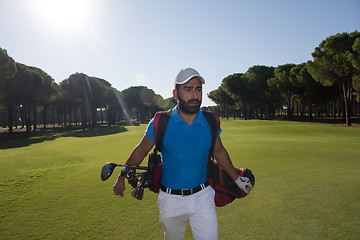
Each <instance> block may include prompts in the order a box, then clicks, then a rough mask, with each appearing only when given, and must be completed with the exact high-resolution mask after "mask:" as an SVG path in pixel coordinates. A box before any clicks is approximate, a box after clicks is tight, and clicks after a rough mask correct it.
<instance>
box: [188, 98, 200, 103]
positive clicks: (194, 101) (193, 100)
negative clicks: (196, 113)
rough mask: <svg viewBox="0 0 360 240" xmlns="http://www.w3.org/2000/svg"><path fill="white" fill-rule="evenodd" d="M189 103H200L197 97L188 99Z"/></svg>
mask: <svg viewBox="0 0 360 240" xmlns="http://www.w3.org/2000/svg"><path fill="white" fill-rule="evenodd" d="M190 103H197V104H200V100H199V99H191V100H189V101H188V104H190Z"/></svg>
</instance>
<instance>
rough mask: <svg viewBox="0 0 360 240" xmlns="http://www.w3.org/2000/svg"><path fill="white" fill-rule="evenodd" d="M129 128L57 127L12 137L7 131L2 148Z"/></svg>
mask: <svg viewBox="0 0 360 240" xmlns="http://www.w3.org/2000/svg"><path fill="white" fill-rule="evenodd" d="M126 131H127V128H126V127H124V126H101V127H95V128H87V129H85V130H83V129H81V128H57V129H55V130H54V129H46V130H44V129H42V130H40V131H38V132H36V133H34V132H32V133H30V134H28V133H26V132H14V134H13V136H12V137H11V138H9V137H8V135H7V132H6V133H5V132H4V133H1V134H0V149H9V148H19V147H26V146H29V145H31V144H36V143H41V142H45V141H53V140H55V139H57V138H60V137H80V138H83V137H98V136H106V135H112V134H117V133H122V132H126Z"/></svg>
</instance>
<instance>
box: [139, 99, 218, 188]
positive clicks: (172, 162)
mask: <svg viewBox="0 0 360 240" xmlns="http://www.w3.org/2000/svg"><path fill="white" fill-rule="evenodd" d="M153 121H154V119H152V120H151V121H150V123H149V124H148V127H147V129H146V136H147V137H148V138H150V140H152V141H155V138H154V127H153ZM220 132H221V129H220V131H219V134H220ZM218 136H219V135H218ZM211 142H212V138H211V130H210V127H209V124H208V122H207V121H206V118H205V117H204V115H203V114H202V112H201V111H200V110H199V112H198V114H197V117H196V119H195V121H194V122H193V123H192V124H191V125H190V126H189V124H188V123H187V122H185V121H184V120H182V118H181V117H180V116H179V114H178V107H177V106H176V107H175V108H174V109H173V110H172V113H171V116H170V119H169V123H168V125H167V128H166V132H165V136H164V140H163V145H162V151H161V157H162V161H163V171H162V177H161V183H162V184H163V185H164V186H165V187H167V188H171V189H187V188H194V187H197V186H199V185H200V184H202V183H204V182H205V181H206V179H207V176H206V175H207V163H208V152H209V150H210V147H211Z"/></svg>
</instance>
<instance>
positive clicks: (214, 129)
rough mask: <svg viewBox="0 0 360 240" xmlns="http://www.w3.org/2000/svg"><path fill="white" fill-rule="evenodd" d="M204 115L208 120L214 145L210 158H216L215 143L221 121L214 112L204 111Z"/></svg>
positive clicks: (212, 145)
mask: <svg viewBox="0 0 360 240" xmlns="http://www.w3.org/2000/svg"><path fill="white" fill-rule="evenodd" d="M202 113H203V115H204V117H205V118H206V120H207V122H208V124H209V126H210V130H211V137H212V143H211V148H210V151H209V158H214V148H215V142H216V138H217V135H218V133H219V130H220V119H219V116H218V115H217V114H216V113H214V112H211V111H202Z"/></svg>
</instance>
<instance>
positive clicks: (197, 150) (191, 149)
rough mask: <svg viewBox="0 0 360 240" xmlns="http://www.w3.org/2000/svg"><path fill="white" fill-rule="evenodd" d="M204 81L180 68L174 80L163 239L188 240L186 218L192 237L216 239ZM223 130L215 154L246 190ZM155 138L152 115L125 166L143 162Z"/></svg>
mask: <svg viewBox="0 0 360 240" xmlns="http://www.w3.org/2000/svg"><path fill="white" fill-rule="evenodd" d="M203 84H205V80H204V78H203V77H202V76H200V74H199V73H198V72H197V71H196V70H195V69H192V68H186V69H182V70H180V71H179V73H178V74H177V76H176V78H175V89H174V90H173V96H174V98H175V99H176V101H177V106H176V107H175V108H174V109H172V113H171V116H170V119H169V122H168V125H167V129H166V132H165V136H164V140H163V145H162V152H161V156H162V161H163V170H162V177H161V190H160V192H159V195H158V207H159V210H160V223H161V226H162V228H163V230H164V235H165V239H171V240H172V239H184V236H185V229H186V225H187V222H188V221H189V224H190V226H191V230H192V234H193V237H194V239H204V240H209V239H218V225H217V216H216V210H215V203H214V196H215V192H214V190H213V189H212V188H211V187H210V186H209V183H208V182H207V163H208V152H209V149H210V147H211V143H212V137H211V130H210V127H209V125H208V123H207V121H206V119H205V117H204V115H203V114H202V112H201V110H200V105H201V101H202V94H203V93H202V85H203ZM220 133H221V129H220V131H219V134H218V137H217V139H216V142H215V147H214V157H215V159H216V160H217V162H218V163H219V164H220V166H221V167H222V168H223V170H224V171H226V173H227V174H228V175H229V176H230V177H231V178H232V179H233V180H234V181H235V183H236V184H237V185H238V186H239V188H241V189H242V190H243V191H245V192H246V193H248V190H247V189H246V186H247V184H248V183H246V181H245V182H244V181H243V179H242V178H239V175H238V174H237V173H236V171H235V169H234V166H233V164H232V162H231V160H230V157H229V155H228V153H227V151H226V149H225V148H224V146H223V145H222V143H221V140H220ZM154 141H155V138H154V129H153V119H152V120H151V121H150V123H149V124H148V126H147V130H146V132H145V135H144V136H143V138H142V139H141V141H140V143H139V144H138V145H137V146H136V147H135V148H134V150H133V152H132V153H131V154H130V156H129V158H128V159H127V161H126V164H127V165H140V164H141V162H142V161H143V159H144V158H145V157H146V156H147V154H148V153H149V151H150V150H151V149H152V148H153V146H154ZM124 180H125V174H120V175H119V177H118V179H117V181H116V182H115V184H114V186H113V190H114V193H115V195H118V196H123V195H124V190H125V181H124ZM250 189H251V188H250Z"/></svg>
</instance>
